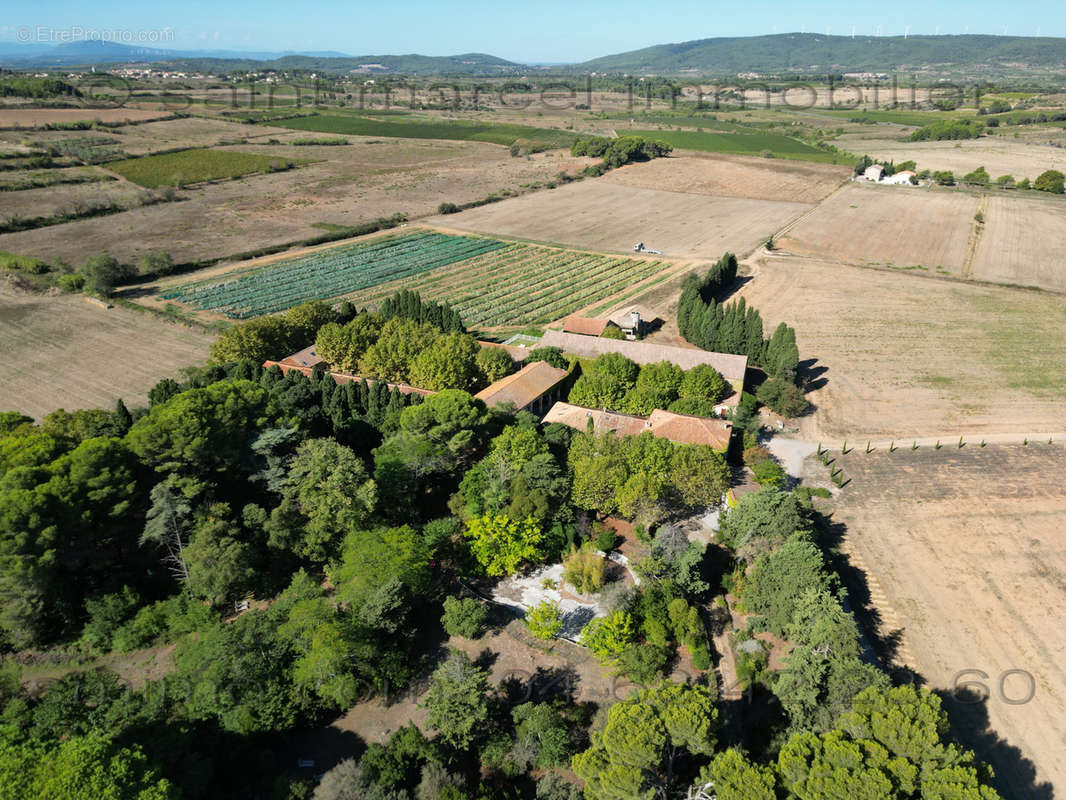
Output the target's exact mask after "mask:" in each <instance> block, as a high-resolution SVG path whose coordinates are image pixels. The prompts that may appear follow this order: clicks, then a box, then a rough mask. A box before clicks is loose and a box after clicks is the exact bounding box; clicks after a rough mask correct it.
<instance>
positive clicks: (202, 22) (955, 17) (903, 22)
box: [0, 0, 1066, 63]
mask: <svg viewBox="0 0 1066 800" xmlns="http://www.w3.org/2000/svg"><path fill="white" fill-rule="evenodd" d="M0 3H2V5H3V6H6V8H5V9H4V13H3V15H2V23H3V24H0V41H4V42H16V41H19V42H23V41H27V40H28V41H33V42H59V41H63V39H64V37H66V38H72V37H74V38H77V37H78V36H81V37H82V38H84V37H85V35H86V34H85V32H86V31H94V32H96V33H97V36H96V37H95V38H110V39H112V40H115V41H123V42H126V43H129V44H143V45H145V46H150V47H164V48H169V49H180V50H206V49H227V50H258V51H283V50H297V51H308V50H336V51H340V52H343V53H348V54H350V55H385V54H401V53H421V54H424V55H455V54H459V53H469V52H481V53H490V54H492V55H496V56H500V57H502V58H506V59H510V60H512V61H520V62H525V63H558V62H573V61H584V60H587V59H590V58H595V57H597V56H602V55H608V54H611V53H619V52H624V51H626V50H635V49H637V48H641V47H647V46H650V45H654V44H664V43H667V42H681V41H688V40H692V39H704V38H709V37H715V36H751V35H758V34H768V33H787V32H790V31H806V32H809V33H833V34H838V35H841V34H842V35H850V34H851V33H852V31H853V30H854V31H855V33H857V34H860V35H863V34H865V35H878V34H880V35H885V36H891V35H903V34H904V33H906V32H907V31H909V32H910V33H911V34H917V33H926V34H933V33H967V32H968V33H995V34H1002V33H1008V34H1011V35H1025V36H1031V35H1037V34H1040V35H1045V36H1066V4H1063V3H1062V2H1061V0H1057V1H1056V2H1048V1H1046V0H1040V1H1038V2H1021V3H1002V2H992V1H991V0H969V1H968V2H961V1H960V0H955V1H954V2H939V3H937V2H920V1H918V0H894V1H893V2H889V3H883V4H880V6H877V5H874V4H867V3H861V4H858V3H855V2H854V0H852V1H851V2H843V0H810V1H809V2H802V3H796V2H780V1H778V2H768V1H767V0H753V1H752V2H740V3H737V2H732V3H728V4H727V3H718V2H706V1H704V2H698V0H676V1H673V2H671V1H670V0H664V2H659V3H649V2H647V0H641V2H637V1H636V0H614V1H613V2H605V1H603V0H585V2H583V3H578V2H572V0H571V2H560V0H532V1H531V2H526V3H515V2H507V0H502V2H500V1H498V2H495V3H487V2H481V3H479V2H472V1H471V0H434V1H433V2H427V1H426V0H405V2H396V0H378V2H376V3H373V4H371V3H366V2H362V1H361V0H355V2H351V1H349V2H341V1H339V0H327V1H326V2H315V3H308V4H293V3H291V2H281V0H260V2H256V3H251V2H247V0H230V1H228V2H218V0H211V1H210V2H209V1H208V0H182V2H180V3H179V2H169V3H152V2H137V3H132V2H116V0H93V2H91V3H90V2H85V1H84V0H83V1H82V2H53V1H51V0H41V1H40V2H33V3H26V2H19V1H18V0H0ZM79 31H80V32H81V33H80V34H79Z"/></svg>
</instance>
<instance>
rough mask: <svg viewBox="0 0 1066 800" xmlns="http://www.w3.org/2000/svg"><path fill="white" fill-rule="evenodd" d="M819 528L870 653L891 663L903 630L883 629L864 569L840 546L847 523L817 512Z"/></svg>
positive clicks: (918, 679) (913, 677)
mask: <svg viewBox="0 0 1066 800" xmlns="http://www.w3.org/2000/svg"><path fill="white" fill-rule="evenodd" d="M818 530H819V534H820V535H821V537H822V541H823V543H824V544H825V549H826V552H827V554H828V558H829V562H830V566H831V567H832V569H833V570H834V571H835V572H836V574H837V575H839V576H840V579H841V581H842V582H843V584H844V588H845V589H846V590H847V593H848V597H847V599H848V603H847V605H848V606H849V608H848V610H849V611H850V612H851V613H852V614H853V615H854V616H855V619H856V621H857V622H858V623H859V628H860V629H861V631H862V634H863V638H864V639H865V640H866V642H867V643H868V644H869V645H870V647H871V648H872V649H873V653H872V655H874V656H876V659H877V660H878V661H880V662H881V664H882V665H883V666H885V667H891V665H892V664H893V663H894V662H895V661H896V658H897V656H898V655H899V648H900V645H901V643H902V638H903V631H902V630H900V629H897V630H892V631H889V630H885V624H884V619H883V618H882V617H881V612H880V610H879V609H878V608H877V607H876V606H875V605H874V603H873V598H872V597H871V595H870V586H869V581H868V579H867V575H866V571H865V570H863V569H861V568H860V567H858V566H856V565H855V564H852V563H851V558H850V557H849V556H848V554H847V553H844V552H843V551H842V550H841V549H840V548H841V545H842V544H843V542H844V537H845V536H846V535H847V531H848V528H847V526H846V525H845V524H844V523H843V522H838V521H836V520H834V519H833V516H832V514H819V515H818ZM901 672H906V673H907V675H906V676H902V677H906V679H907V682H909V683H916V682H917V683H918V685H921V684H922V683H924V682H925V681H924V679H921V677H920V676H918V675H916V674H913V673H910V671H909V670H904V671H901ZM894 677H895V676H894ZM894 682H896V681H894Z"/></svg>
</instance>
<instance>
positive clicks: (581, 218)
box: [432, 162, 810, 259]
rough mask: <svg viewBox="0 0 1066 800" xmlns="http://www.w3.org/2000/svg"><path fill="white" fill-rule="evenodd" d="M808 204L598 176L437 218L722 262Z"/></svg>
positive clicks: (597, 246)
mask: <svg viewBox="0 0 1066 800" xmlns="http://www.w3.org/2000/svg"><path fill="white" fill-rule="evenodd" d="M649 163H650V164H654V163H655V162H649ZM643 166H647V165H637V167H634V169H636V168H639V167H643ZM808 208H810V206H809V205H807V204H804V203H790V202H774V201H770V200H751V199H748V198H743V197H712V196H708V195H694V194H687V193H684V192H673V191H661V190H657V189H645V188H638V187H634V186H623V185H620V184H618V183H610V182H607V181H601V180H599V179H593V180H585V181H581V182H580V183H571V184H568V185H566V186H561V187H559V188H557V189H554V190H552V191H548V192H537V193H536V194H531V195H526V196H524V197H518V198H514V199H511V200H505V201H503V202H501V203H494V204H492V205H488V206H482V207H481V208H475V209H471V210H469V211H464V212H462V213H461V214H451V215H448V216H445V217H437V218H435V219H434V220H432V222H434V223H435V224H439V225H445V226H447V227H449V228H458V229H460V230H466V231H473V232H477V233H485V234H499V235H503V236H513V237H516V238H521V239H530V240H533V241H540V242H555V243H558V244H564V245H571V246H574V247H582V248H588V249H590V250H600V251H604V252H614V253H627V252H628V253H631V252H632V249H633V244H634V243H635V242H638V241H643V242H644V243H645V244H646V245H647V246H648V247H653V248H655V249H658V250H662V251H664V253H665V255H667V256H669V257H676V258H705V259H717V258H718V257H719V256H721V255H722V253H723V252H725V251H727V250H729V251H732V252H735V253H738V254H745V253H748V252H751V251H752V250H753V249H755V247H757V246H758V245H759V243H761V242H762V241H763V240H765V239H766V238H767V237H768V236H769V235H770V234H772V233H774V231H776V230H778V229H779V228H780V227H781V226H782V225H784V224H785V223H786V222H788V221H789V220H792V219H794V218H796V217H797V216H799V215H800V214H802V213H803V212H804V211H806V210H807V209H808Z"/></svg>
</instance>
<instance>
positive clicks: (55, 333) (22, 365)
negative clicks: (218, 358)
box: [0, 289, 212, 419]
mask: <svg viewBox="0 0 1066 800" xmlns="http://www.w3.org/2000/svg"><path fill="white" fill-rule="evenodd" d="M211 340H212V337H211V336H208V335H206V334H204V333H201V332H199V331H197V330H193V329H190V328H185V327H181V326H178V325H173V324H170V323H167V322H163V321H161V320H159V319H157V318H156V317H153V316H151V315H149V314H143V313H138V312H135V311H130V310H128V309H124V308H118V307H116V308H111V309H103V308H100V307H98V306H95V305H92V304H90V303H88V302H86V300H85V299H84V298H82V297H80V296H73V295H71V296H67V295H57V296H45V295H27V294H15V293H13V292H10V291H8V290H6V289H4V290H0V343H2V345H3V348H4V352H5V358H4V360H3V365H2V366H0V409H3V410H13V411H21V412H22V413H24V414H29V415H30V416H33V417H36V418H38V419H40V418H41V417H43V416H44V415H45V414H48V413H49V412H52V411H55V410H56V409H57V408H66V409H69V410H74V409H78V408H107V407H112V406H114V404H115V401H116V400H117V399H118V398H120V397H121V398H123V399H124V400H125V401H126V404H127V405H131V406H132V405H143V404H145V403H146V401H147V394H148V390H149V389H151V388H152V386H154V385H155V384H156V382H157V381H159V380H160V379H162V378H166V377H176V376H177V374H178V371H179V370H180V369H181V368H182V367H187V366H190V365H193V364H198V363H202V362H203V361H204V360H205V359H206V358H207V352H208V348H209V347H210V344H211Z"/></svg>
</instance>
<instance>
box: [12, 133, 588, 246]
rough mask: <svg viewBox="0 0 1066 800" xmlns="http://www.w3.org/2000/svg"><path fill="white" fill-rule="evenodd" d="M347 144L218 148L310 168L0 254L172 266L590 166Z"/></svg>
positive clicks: (453, 147)
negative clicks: (170, 262) (168, 260)
mask: <svg viewBox="0 0 1066 800" xmlns="http://www.w3.org/2000/svg"><path fill="white" fill-rule="evenodd" d="M266 131H273V132H275V133H278V134H280V135H281V136H285V135H286V133H291V132H286V131H281V130H279V129H277V128H265V129H264V132H266ZM301 135H306V134H301ZM352 141H353V144H352V145H350V146H347V147H299V148H297V147H291V146H288V145H271V146H261V147H260V146H253V145H244V146H235V147H233V148H223V150H224V151H225V152H228V151H229V150H231V149H232V150H236V151H245V152H250V153H254V154H260V155H265V156H268V157H271V158H290V159H291V158H293V157H294V156H296V157H299V158H308V159H314V160H315V163H313V164H309V165H307V166H305V167H302V168H300V169H298V170H288V171H285V172H275V173H271V174H267V175H254V176H250V177H247V178H242V179H238V180H234V181H227V182H222V183H218V184H209V185H206V186H202V187H198V188H194V189H191V190H188V191H185V192H182V193H181V194H182V195H183V196H184V197H186V198H187V199H186V200H185V201H184V202H180V203H168V204H166V205H165V206H154V207H151V208H140V209H136V210H133V211H127V212H124V213H122V214H115V215H112V216H109V217H101V218H97V219H92V220H82V221H78V222H70V223H67V224H64V225H57V226H53V227H51V228H48V229H47V230H44V229H42V230H37V231H24V232H21V233H14V234H6V235H3V236H0V250H7V251H9V252H15V253H20V254H25V255H34V256H37V257H39V258H43V259H45V260H55V259H63V260H65V261H67V262H68V263H71V264H81V263H82V262H83V261H84V260H85V256H86V254H87V253H99V252H109V253H111V254H112V255H114V256H116V257H117V258H120V259H122V260H127V261H136V260H137V259H138V258H140V256H141V255H143V254H144V253H146V252H156V251H160V250H164V251H167V252H169V253H170V254H171V255H172V256H173V257H174V260H175V261H177V262H187V261H195V260H198V259H206V258H217V257H219V256H223V255H227V254H234V253H241V252H244V251H247V250H252V249H255V248H259V247H264V246H267V245H274V244H281V243H284V242H292V241H297V240H300V239H306V238H308V237H311V236H315V235H318V234H321V233H322V231H321V229H318V228H314V227H312V225H314V224H315V223H319V222H326V223H333V224H337V225H354V224H357V223H360V222H365V221H367V220H369V219H375V218H377V217H383V216H390V215H392V214H395V213H397V212H406V213H407V214H409V215H410V216H411V218H412V219H414V218H417V217H421V216H425V215H427V214H432V213H434V212H435V211H436V209H437V206H438V205H439V204H440V203H441V202H445V201H448V202H454V203H465V202H470V201H473V200H479V199H481V198H483V197H485V196H486V195H488V194H491V193H493V192H498V191H500V190H501V189H510V190H517V189H519V187H521V186H522V185H523V184H529V183H539V182H543V181H546V180H549V179H551V178H553V177H554V176H555V175H556V174H557V173H558V172H559V171H561V170H566V171H569V172H576V171H577V170H579V169H581V168H582V167H584V166H585V165H586V164H588V163H590V160H589V159H585V158H572V157H571V156H570V155H569V154H565V153H562V152H559V151H552V152H547V153H537V154H536V155H533V156H531V157H530V158H528V159H526V158H511V157H510V155H509V154H508V152H507V148H504V147H500V146H499V145H492V144H484V143H481V142H435V141H426V140H418V141H415V140H407V139H387V140H361V139H356V138H353V139H352Z"/></svg>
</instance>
